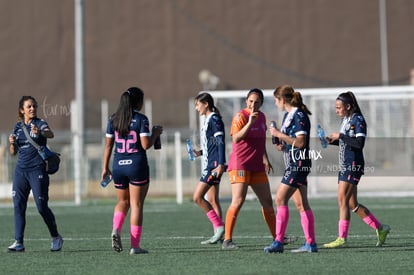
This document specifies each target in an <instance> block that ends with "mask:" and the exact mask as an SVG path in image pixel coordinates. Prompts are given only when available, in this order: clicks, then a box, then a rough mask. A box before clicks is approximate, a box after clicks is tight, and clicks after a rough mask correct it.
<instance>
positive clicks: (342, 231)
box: [338, 220, 350, 239]
mask: <svg viewBox="0 0 414 275" xmlns="http://www.w3.org/2000/svg"><path fill="white" fill-rule="evenodd" d="M349 223H350V221H348V220H340V221H339V222H338V237H340V238H344V239H346V238H348V230H349Z"/></svg>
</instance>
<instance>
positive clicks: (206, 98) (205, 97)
mask: <svg viewBox="0 0 414 275" xmlns="http://www.w3.org/2000/svg"><path fill="white" fill-rule="evenodd" d="M194 100H195V101H200V102H201V103H207V104H208V108H209V109H210V111H212V112H214V113H216V114H217V115H218V116H219V117H220V118H221V114H220V111H219V109H218V108H217V107H216V105H214V99H213V97H212V96H211V94H209V93H200V94H198V95H197V96H196V97H195V99H194Z"/></svg>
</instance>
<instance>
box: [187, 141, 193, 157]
mask: <svg viewBox="0 0 414 275" xmlns="http://www.w3.org/2000/svg"><path fill="white" fill-rule="evenodd" d="M187 153H188V159H189V160H191V161H193V160H194V159H195V157H194V152H193V144H191V140H190V139H189V138H187Z"/></svg>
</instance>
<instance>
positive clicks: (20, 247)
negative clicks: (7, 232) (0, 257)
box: [7, 241, 24, 252]
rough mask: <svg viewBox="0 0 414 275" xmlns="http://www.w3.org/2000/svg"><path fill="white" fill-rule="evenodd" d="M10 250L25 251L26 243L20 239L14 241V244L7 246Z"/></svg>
mask: <svg viewBox="0 0 414 275" xmlns="http://www.w3.org/2000/svg"><path fill="white" fill-rule="evenodd" d="M7 251H8V252H24V245H23V244H22V243H19V242H18V241H14V243H12V245H10V246H9V247H8V248H7Z"/></svg>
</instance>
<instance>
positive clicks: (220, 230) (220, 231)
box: [201, 226, 224, 244]
mask: <svg viewBox="0 0 414 275" xmlns="http://www.w3.org/2000/svg"><path fill="white" fill-rule="evenodd" d="M223 234H224V226H219V227H217V228H216V231H215V232H214V235H213V237H211V238H210V239H208V240H206V241H202V242H201V244H215V243H217V242H218V241H219V240H221V238H223Z"/></svg>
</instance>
